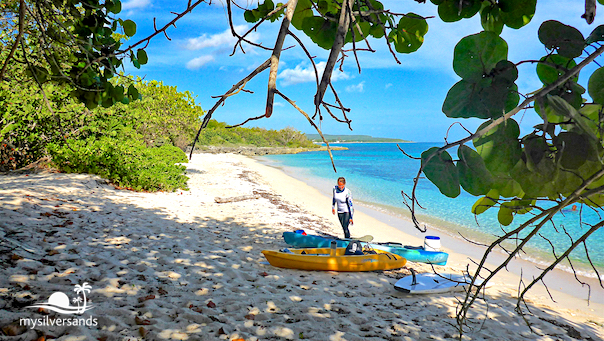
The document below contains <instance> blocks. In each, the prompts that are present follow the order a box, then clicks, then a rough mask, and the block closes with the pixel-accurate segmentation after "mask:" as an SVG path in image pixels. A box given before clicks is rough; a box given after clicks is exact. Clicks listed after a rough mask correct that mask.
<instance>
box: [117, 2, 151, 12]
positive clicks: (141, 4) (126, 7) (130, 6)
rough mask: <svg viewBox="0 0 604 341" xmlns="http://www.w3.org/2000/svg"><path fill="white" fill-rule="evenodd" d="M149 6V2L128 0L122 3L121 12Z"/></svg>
mask: <svg viewBox="0 0 604 341" xmlns="http://www.w3.org/2000/svg"><path fill="white" fill-rule="evenodd" d="M149 5H151V0H130V1H127V2H123V3H122V11H127V10H130V9H136V8H145V7H147V6H149Z"/></svg>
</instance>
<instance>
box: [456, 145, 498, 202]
mask: <svg viewBox="0 0 604 341" xmlns="http://www.w3.org/2000/svg"><path fill="white" fill-rule="evenodd" d="M457 156H458V157H459V161H458V162H457V171H458V173H459V183H460V184H461V186H462V187H463V189H465V190H466V192H468V193H470V194H472V195H484V194H487V192H488V191H489V190H490V189H491V185H492V184H493V176H492V175H491V173H490V172H489V170H488V169H487V168H486V166H485V164H484V160H483V159H482V157H480V155H479V154H478V153H477V152H476V151H475V150H473V149H472V148H470V147H468V146H466V145H461V146H460V147H459V148H458V149H457Z"/></svg>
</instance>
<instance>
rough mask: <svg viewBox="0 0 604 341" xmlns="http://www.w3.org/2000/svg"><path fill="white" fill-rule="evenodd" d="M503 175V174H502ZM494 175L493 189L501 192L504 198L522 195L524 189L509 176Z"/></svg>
mask: <svg viewBox="0 0 604 341" xmlns="http://www.w3.org/2000/svg"><path fill="white" fill-rule="evenodd" d="M500 174H501V173H500ZM500 174H497V176H496V175H493V177H494V182H493V188H494V189H496V190H498V191H499V195H500V196H501V197H503V198H513V197H519V196H521V195H522V193H523V192H522V187H520V184H519V183H518V182H517V181H516V180H514V179H512V178H511V177H510V176H509V175H504V176H502V175H500Z"/></svg>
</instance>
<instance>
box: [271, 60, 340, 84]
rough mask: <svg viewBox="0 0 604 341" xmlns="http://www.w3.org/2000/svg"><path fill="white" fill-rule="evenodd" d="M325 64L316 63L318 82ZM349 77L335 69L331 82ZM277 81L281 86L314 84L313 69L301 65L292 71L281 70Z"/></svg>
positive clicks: (309, 66)
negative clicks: (279, 80) (279, 81)
mask: <svg viewBox="0 0 604 341" xmlns="http://www.w3.org/2000/svg"><path fill="white" fill-rule="evenodd" d="M325 64H327V63H326V62H320V63H317V64H316V65H317V71H318V73H319V80H320V79H321V76H322V75H323V71H324V70H325ZM350 78H351V77H350V75H349V74H347V73H346V72H340V70H338V69H335V70H334V71H333V72H332V74H331V81H332V82H335V81H337V80H340V79H350ZM277 79H281V85H283V86H287V85H292V84H298V83H306V82H315V81H316V78H315V69H314V68H313V67H312V66H311V65H308V66H306V67H304V66H302V64H298V65H296V67H295V68H293V69H285V70H283V71H282V72H281V73H280V74H279V76H277Z"/></svg>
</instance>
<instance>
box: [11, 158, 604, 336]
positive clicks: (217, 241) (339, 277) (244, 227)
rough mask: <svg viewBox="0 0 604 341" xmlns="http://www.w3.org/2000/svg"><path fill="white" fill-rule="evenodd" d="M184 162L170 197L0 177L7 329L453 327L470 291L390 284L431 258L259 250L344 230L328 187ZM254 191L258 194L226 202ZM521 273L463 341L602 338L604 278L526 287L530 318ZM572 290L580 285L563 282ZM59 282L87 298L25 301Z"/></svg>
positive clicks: (258, 168)
mask: <svg viewBox="0 0 604 341" xmlns="http://www.w3.org/2000/svg"><path fill="white" fill-rule="evenodd" d="M187 168H188V170H187V172H188V176H189V177H190V181H189V187H190V190H189V191H180V190H179V191H177V192H174V193H137V192H131V191H125V190H117V189H115V188H113V187H112V186H110V185H108V184H107V183H106V182H105V181H104V180H103V179H101V178H99V177H96V176H91V175H82V174H62V173H50V172H42V173H36V174H14V175H3V176H0V259H1V262H0V264H1V265H0V328H1V329H2V332H1V333H0V340H52V339H56V340H70V341H75V340H245V341H251V340H301V339H304V340H351V341H352V340H453V339H455V338H457V336H458V331H457V327H456V319H455V314H456V309H457V307H458V300H459V299H463V296H464V294H463V293H449V294H439V295H423V296H418V295H416V296H413V295H408V294H403V293H401V292H398V291H396V290H395V289H394V288H393V284H394V283H395V282H396V281H397V279H398V278H401V277H404V276H407V275H409V274H410V270H409V269H410V268H413V269H415V270H416V271H417V272H430V271H432V268H431V267H430V266H429V265H425V264H418V263H411V262H409V263H407V265H406V267H405V268H402V269H399V270H393V271H377V272H366V273H337V272H314V271H302V270H289V269H281V268H275V267H272V266H271V265H269V264H268V263H267V262H266V259H265V258H264V256H263V255H262V254H261V251H262V250H265V249H273V250H276V249H282V248H284V247H287V245H286V244H285V243H284V241H283V239H282V237H281V234H282V233H283V232H284V231H293V230H296V229H304V230H306V231H307V232H309V233H312V232H313V231H322V232H329V233H332V234H336V235H340V236H341V235H342V231H341V228H340V226H339V223H338V221H337V218H336V217H334V216H333V215H332V214H331V198H330V197H326V196H325V195H323V194H321V192H319V191H318V190H316V189H314V188H312V187H310V186H308V185H306V184H304V183H303V182H301V181H299V180H296V179H294V178H292V177H289V176H287V175H286V174H285V173H283V172H282V171H280V170H278V169H275V168H271V167H268V166H265V165H263V164H261V163H259V162H257V161H256V160H254V159H252V158H249V157H245V156H240V155H234V154H195V155H194V156H193V159H192V160H191V161H190V162H189V164H187ZM244 195H246V196H251V198H250V199H247V200H242V201H235V202H225V203H217V202H216V201H215V198H217V197H220V198H233V197H239V196H244ZM404 223H405V222H401V221H397V222H396V224H389V223H387V222H383V219H381V220H378V219H376V218H375V217H374V216H373V215H371V214H367V213H365V212H364V210H363V208H358V209H357V212H356V214H355V224H354V226H353V227H352V228H351V232H352V234H353V236H360V235H365V234H371V235H373V236H374V237H375V241H399V242H403V243H405V244H412V245H421V244H422V243H423V239H422V238H423V236H421V235H419V233H416V232H415V230H414V228H413V226H412V225H411V223H410V222H406V224H407V225H405V226H402V224H404ZM395 226H396V227H395ZM443 244H444V249H445V251H448V252H450V257H449V262H448V264H447V265H446V266H443V267H436V269H437V270H439V271H446V272H455V273H461V272H462V271H463V270H465V269H466V266H468V264H472V263H471V262H470V260H469V258H472V259H474V260H478V257H479V256H480V250H478V249H477V247H471V246H470V245H469V244H467V243H460V242H458V241H457V242H454V241H452V240H451V241H449V240H447V239H445V240H443ZM518 266H526V264H524V265H522V264H519V265H518ZM529 266H530V265H529ZM532 268H534V266H532ZM510 270H511V271H510V272H504V273H502V274H501V275H499V276H497V277H495V278H494V280H493V283H492V285H491V286H490V287H489V288H488V289H487V290H486V294H485V296H484V298H485V299H484V300H482V301H477V302H476V306H475V308H474V309H472V310H471V314H470V318H469V321H468V327H467V330H466V333H465V334H464V339H467V340H603V339H604V305H603V304H602V303H599V302H601V301H602V297H604V294H603V293H604V291H603V290H602V288H597V287H594V285H592V298H594V296H596V297H597V298H599V299H600V300H599V301H598V300H596V299H594V300H593V301H592V302H591V303H590V304H589V305H588V304H587V301H586V300H585V298H586V297H587V296H586V294H585V290H584V289H583V288H582V287H581V286H580V285H578V286H577V284H576V283H571V282H576V281H575V280H574V278H573V276H572V275H569V274H561V273H558V274H556V275H555V276H553V278H554V279H552V282H551V283H550V285H548V287H549V289H550V293H549V294H548V292H547V291H546V290H545V289H544V287H543V286H540V287H538V288H535V290H534V291H532V292H531V293H530V294H529V295H528V299H527V302H526V307H525V308H529V309H530V314H529V315H525V316H524V318H523V317H521V316H519V315H518V314H516V313H515V311H514V308H515V306H516V299H515V297H516V294H517V291H518V284H519V277H518V276H517V273H518V272H517V270H515V269H510ZM527 271H528V270H527ZM529 272H530V271H529ZM546 282H548V277H546ZM594 282H595V281H594ZM76 285H78V286H79V287H76ZM567 285H568V287H569V288H574V287H572V286H573V285H574V286H577V287H578V288H579V289H577V290H575V289H571V290H561V289H564V288H566V287H567ZM86 288H88V289H86ZM58 292H61V293H64V294H65V295H66V296H68V298H75V299H74V300H71V299H70V300H69V301H67V302H71V305H70V307H78V306H80V305H84V304H86V305H87V307H89V308H90V307H91V308H90V309H88V310H87V311H85V312H84V313H83V314H79V313H76V314H65V313H57V312H54V311H51V310H49V309H39V308H31V307H30V306H32V305H38V304H40V303H53V302H54V303H59V302H60V301H59V300H49V297H51V295H53V294H55V293H58ZM81 294H83V295H85V298H84V300H83V301H82V300H80V299H78V298H82V297H81V296H82V295H81ZM550 294H551V296H552V297H553V298H554V300H555V302H553V301H552V299H550ZM53 297H59V295H56V296H53ZM61 302H62V301H61ZM63 304H65V302H63ZM73 319H76V320H77V319H80V320H86V321H89V323H88V324H86V323H84V325H74V324H75V322H74V321H73ZM25 320H27V321H29V323H30V325H25ZM34 320H35V321H36V322H35V323H37V325H36V327H33V325H32V324H31V323H33V322H32V321H34ZM78 323H80V324H82V323H83V322H81V321H80V322H78ZM527 323H529V324H530V325H531V327H532V330H531V329H530V328H529V327H528V326H527ZM40 324H42V325H41V326H40ZM57 324H61V325H57ZM70 324H71V325H70Z"/></svg>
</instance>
